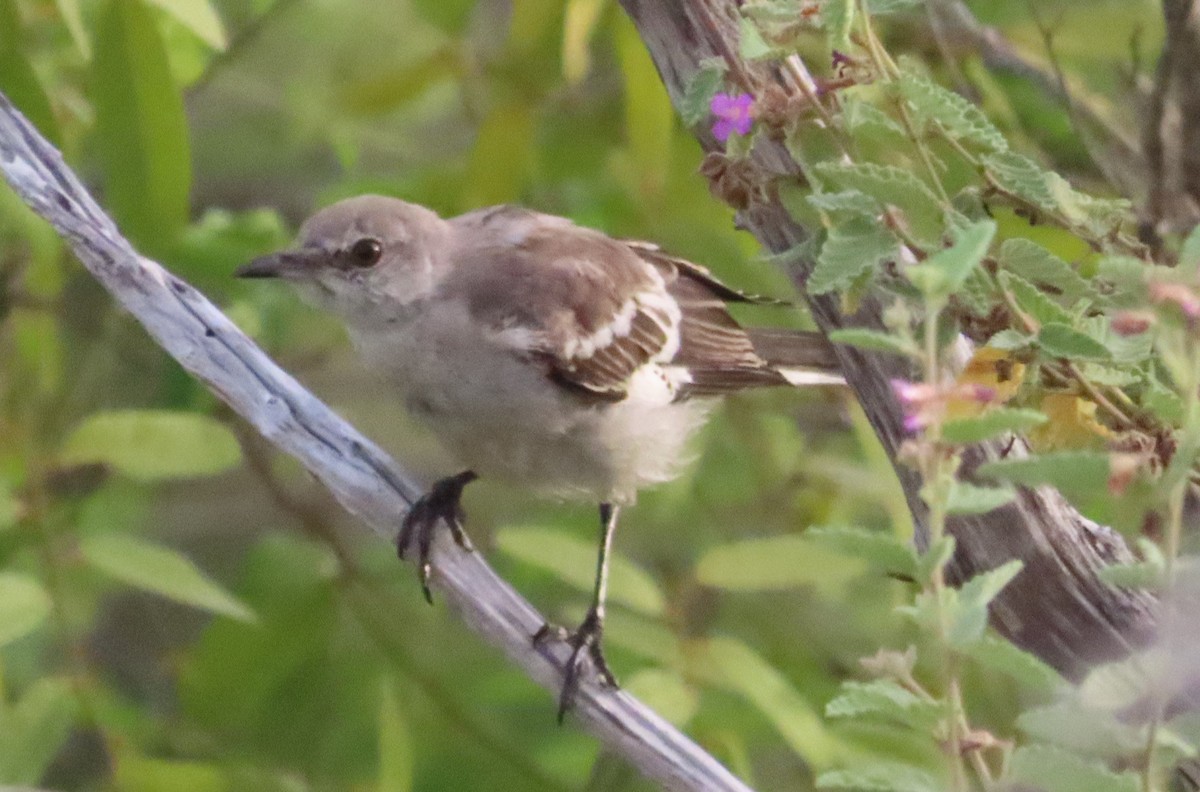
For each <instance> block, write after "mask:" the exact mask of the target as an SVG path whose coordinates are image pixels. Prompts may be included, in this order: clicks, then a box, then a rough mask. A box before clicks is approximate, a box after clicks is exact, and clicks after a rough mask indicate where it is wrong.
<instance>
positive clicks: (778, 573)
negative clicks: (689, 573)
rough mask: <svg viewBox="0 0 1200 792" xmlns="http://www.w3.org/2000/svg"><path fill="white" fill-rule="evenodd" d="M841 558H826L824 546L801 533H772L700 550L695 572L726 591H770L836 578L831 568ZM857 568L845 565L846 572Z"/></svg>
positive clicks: (827, 555) (836, 574) (835, 571)
mask: <svg viewBox="0 0 1200 792" xmlns="http://www.w3.org/2000/svg"><path fill="white" fill-rule="evenodd" d="M838 562H842V564H843V565H844V566H846V567H850V566H852V565H849V564H845V560H844V559H843V558H840V557H832V558H831V557H830V556H829V551H828V549H827V548H825V547H823V546H821V545H819V544H817V543H814V542H813V541H811V539H809V538H808V536H807V534H806V535H804V536H772V537H765V538H758V539H742V540H739V541H736V542H731V543H728V544H724V545H718V546H716V547H714V548H712V549H710V550H708V551H706V552H705V553H704V555H703V556H701V557H700V560H699V561H697V562H696V569H695V575H696V580H697V582H699V583H703V584H704V585H706V586H713V587H715V588H722V589H725V590H727V591H774V590H779V589H787V588H795V587H797V586H804V585H809V584H812V583H814V582H821V583H829V582H830V578H831V577H837V576H838V571H839V570H836V569H834V568H833V567H835V566H836V565H837V563H838ZM861 571H862V570H861V569H857V570H855V569H850V568H848V569H847V570H846V571H845V572H843V574H842V575H841V576H842V577H846V576H847V575H846V572H848V573H849V574H850V575H854V574H856V573H860V572H861Z"/></svg>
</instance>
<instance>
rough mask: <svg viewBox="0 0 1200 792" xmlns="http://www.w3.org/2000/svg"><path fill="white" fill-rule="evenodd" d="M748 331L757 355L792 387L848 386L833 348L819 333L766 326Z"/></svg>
mask: <svg viewBox="0 0 1200 792" xmlns="http://www.w3.org/2000/svg"><path fill="white" fill-rule="evenodd" d="M746 332H747V334H748V335H749V336H750V342H751V343H752V344H754V351H755V352H756V353H757V354H758V356H759V357H761V358H762V359H763V360H765V361H767V363H768V364H769V365H770V366H771V368H773V369H775V370H776V371H778V372H779V373H780V374H781V375H782V376H783V377H784V379H786V380H787V381H788V382H790V383H791V384H792V385H795V386H796V387H802V386H806V385H845V384H846V380H845V378H844V377H843V376H842V373H841V369H840V368H839V367H838V362H837V355H835V354H834V351H833V346H832V345H831V344H830V343H829V342H828V341H826V340H825V337H824V336H823V335H821V334H820V333H813V332H808V331H805V330H783V329H778V328H766V327H756V328H750V329H747V331H746Z"/></svg>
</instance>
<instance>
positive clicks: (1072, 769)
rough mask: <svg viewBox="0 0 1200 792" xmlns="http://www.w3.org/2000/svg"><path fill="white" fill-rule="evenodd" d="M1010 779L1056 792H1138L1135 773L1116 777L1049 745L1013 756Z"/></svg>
mask: <svg viewBox="0 0 1200 792" xmlns="http://www.w3.org/2000/svg"><path fill="white" fill-rule="evenodd" d="M1009 778H1010V779H1011V780H1012V781H1014V782H1017V783H1018V784H1020V783H1021V782H1024V783H1027V784H1029V785H1031V786H1032V787H1035V788H1037V789H1052V790H1054V792H1137V790H1138V789H1139V786H1138V777H1137V775H1136V774H1135V773H1131V772H1125V773H1114V772H1112V771H1111V770H1109V769H1108V768H1107V767H1104V766H1103V765H1101V764H1100V763H1098V762H1089V761H1087V760H1085V759H1082V758H1080V757H1079V756H1078V755H1076V754H1073V753H1071V752H1069V751H1064V750H1062V749H1061V748H1054V747H1052V746H1048V745H1025V746H1022V747H1020V748H1018V749H1017V751H1016V753H1014V754H1013V757H1012V764H1011V765H1010V767H1009Z"/></svg>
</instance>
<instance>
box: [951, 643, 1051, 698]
mask: <svg viewBox="0 0 1200 792" xmlns="http://www.w3.org/2000/svg"><path fill="white" fill-rule="evenodd" d="M964 651H965V652H966V654H967V655H969V656H970V657H971V658H972V659H974V660H975V662H977V663H979V664H980V665H981V666H983V667H984V668H987V669H989V670H991V671H998V672H1000V673H1002V674H1007V675H1008V676H1010V677H1012V678H1013V679H1015V680H1016V681H1017V682H1018V683H1019V684H1020V685H1021V686H1022V687H1025V688H1028V689H1030V690H1032V691H1034V692H1037V693H1043V694H1050V693H1054V692H1055V691H1058V690H1061V689H1063V688H1065V687H1066V686H1067V682H1066V680H1064V679H1063V678H1062V676H1060V675H1059V673H1058V672H1057V671H1055V670H1054V669H1053V668H1051V667H1050V666H1049V665H1047V664H1046V663H1045V662H1043V661H1042V660H1041V659H1039V658H1037V657H1034V656H1033V655H1031V654H1030V653H1029V652H1026V651H1025V650H1023V649H1020V648H1019V647H1017V646H1016V645H1015V644H1013V643H1011V642H1010V641H1006V640H1004V639H1003V638H995V637H993V636H990V635H985V636H983V637H982V638H980V639H979V640H978V641H976V642H974V643H972V644H971V645H970V646H967V647H965V649H964Z"/></svg>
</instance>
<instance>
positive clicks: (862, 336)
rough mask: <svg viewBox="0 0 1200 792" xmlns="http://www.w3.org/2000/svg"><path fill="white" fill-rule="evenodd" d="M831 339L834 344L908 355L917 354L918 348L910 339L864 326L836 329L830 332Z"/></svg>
mask: <svg viewBox="0 0 1200 792" xmlns="http://www.w3.org/2000/svg"><path fill="white" fill-rule="evenodd" d="M829 340H830V341H831V342H832V343H834V344H848V345H850V346H855V347H858V348H860V349H873V350H875V351H877V352H894V353H895V354H897V355H905V356H907V357H912V356H915V355H916V354H917V349H916V348H915V347H914V345H913V344H912V343H911V342H910V341H909V340H908V339H906V338H901V337H899V336H892V335H887V334H886V333H880V332H877V331H875V330H867V329H866V328H863V327H846V328H843V329H841V330H834V331H833V332H831V333H830V334H829Z"/></svg>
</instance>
